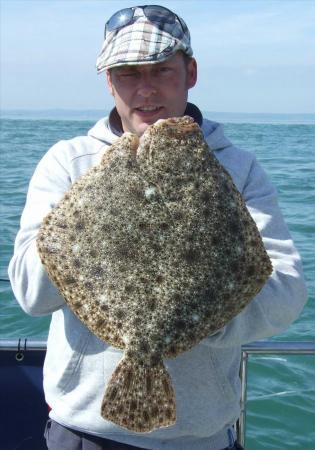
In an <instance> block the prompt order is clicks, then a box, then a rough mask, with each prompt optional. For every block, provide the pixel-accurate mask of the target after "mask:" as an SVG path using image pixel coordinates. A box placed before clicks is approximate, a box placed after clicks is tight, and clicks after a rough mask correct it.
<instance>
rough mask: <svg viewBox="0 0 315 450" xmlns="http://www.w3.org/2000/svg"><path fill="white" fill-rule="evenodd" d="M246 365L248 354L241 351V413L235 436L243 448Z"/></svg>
mask: <svg viewBox="0 0 315 450" xmlns="http://www.w3.org/2000/svg"><path fill="white" fill-rule="evenodd" d="M247 363H248V353H247V351H246V350H243V349H242V354H241V367H240V378H241V400H240V407H241V413H240V418H239V420H238V423H237V436H238V441H239V443H240V444H241V446H242V447H244V448H245V432H246V394H247Z"/></svg>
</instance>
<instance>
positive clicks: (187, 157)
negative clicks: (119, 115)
mask: <svg viewBox="0 0 315 450" xmlns="http://www.w3.org/2000/svg"><path fill="white" fill-rule="evenodd" d="M37 244H38V251H39V254H40V257H41V260H42V263H43V264H44V266H45V268H46V270H47V272H48V274H49V276H50V278H51V279H52V280H53V282H54V283H55V284H56V285H57V287H58V288H59V290H60V292H61V294H62V295H63V296H64V298H65V300H66V302H67V303H68V305H69V306H70V308H71V309H72V310H73V311H74V313H75V314H76V315H77V316H78V317H79V318H80V320H82V322H83V323H84V324H85V325H86V326H87V327H88V328H89V329H90V330H91V331H92V332H93V333H95V334H96V335H97V336H98V337H99V338H101V339H103V340H104V341H105V342H107V343H108V344H110V345H113V346H114V347H117V348H120V349H123V350H124V355H123V358H122V360H121V361H120V363H119V364H118V366H117V368H116V370H115V371H114V373H113V375H112V378H111V380H110V382H109V383H108V386H107V389H106V392H105V396H104V399H103V403H102V410H101V414H102V416H103V417H104V418H105V419H107V420H111V421H113V422H114V423H116V424H118V425H120V426H122V427H124V428H127V429H129V430H132V431H137V432H148V431H152V430H155V429H158V428H160V427H162V426H170V425H173V424H174V423H175V422H176V406H175V393H174V389H173V387H172V382H171V379H170V376H169V374H168V373H167V371H166V368H165V366H164V364H163V358H165V357H167V358H169V357H175V356H177V355H178V354H180V353H181V352H184V351H187V350H189V349H191V348H192V347H193V346H195V345H196V344H197V343H198V342H200V340H201V339H203V338H205V337H206V336H208V335H209V334H211V333H214V332H216V331H217V330H219V329H220V328H221V327H223V326H224V325H226V324H227V323H228V322H229V321H230V320H231V319H232V318H233V317H235V316H236V315H237V314H238V313H239V312H240V311H241V310H242V309H243V308H244V307H245V306H246V305H247V304H248V303H249V302H250V301H251V300H252V299H253V298H254V297H255V295H257V293H258V292H259V291H260V290H261V288H262V287H263V285H264V283H265V282H266V280H267V278H268V277H269V275H270V274H271V272H272V265H271V262H270V259H269V257H268V255H267V253H266V251H265V248H264V245H263V242H262V239H261V236H260V234H259V231H258V229H257V226H256V224H255V222H254V221H253V219H252V218H251V216H250V214H249V212H248V210H247V208H246V205H245V203H244V201H243V199H242V197H241V195H240V193H239V192H238V190H237V189H236V187H235V186H234V183H233V181H232V179H231V177H230V175H229V174H228V173H227V171H226V170H225V169H224V168H223V167H222V166H221V165H220V164H219V162H218V161H217V159H216V158H215V156H214V154H213V152H212V151H211V150H210V149H209V147H208V145H207V143H206V142H205V140H204V137H203V134H202V132H201V130H200V128H199V126H198V125H197V124H196V123H195V122H194V121H193V119H191V118H190V117H187V116H185V117H182V118H172V119H166V120H162V121H158V122H157V123H156V124H154V125H152V126H150V127H149V128H148V129H147V130H146V132H145V133H144V135H143V136H142V137H141V138H140V141H139V138H138V137H137V136H135V135H133V134H131V133H125V134H124V135H123V136H122V137H121V138H119V139H118V140H117V141H116V142H115V143H114V144H113V145H112V146H111V147H110V148H109V149H108V150H107V151H106V153H105V155H104V157H103V159H102V161H101V163H100V164H99V165H98V166H96V167H94V168H92V169H90V170H89V171H88V172H87V174H86V175H84V176H83V177H81V178H80V179H79V180H78V181H77V182H76V183H74V184H73V186H72V187H71V189H70V190H69V192H68V193H67V194H66V195H65V196H64V198H63V199H62V200H61V201H60V202H59V204H58V205H57V206H56V207H55V208H54V209H53V210H52V211H51V213H50V214H49V215H48V216H47V217H46V218H45V219H44V222H43V225H42V227H41V229H40V231H39V235H38V239H37ZM192 370H193V369H192Z"/></svg>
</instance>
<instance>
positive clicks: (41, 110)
mask: <svg viewBox="0 0 315 450" xmlns="http://www.w3.org/2000/svg"><path fill="white" fill-rule="evenodd" d="M110 109H111V108H110ZM110 109H109V110H110ZM200 109H201V110H204V111H206V112H208V113H211V114H246V115H247V114H269V115H270V114H274V115H315V111H314V112H266V111H211V110H206V109H203V108H200ZM52 111H55V112H57V111H61V112H99V111H102V112H106V111H108V109H106V108H1V109H0V115H1V114H2V112H4V113H5V112H11V113H12V112H52Z"/></svg>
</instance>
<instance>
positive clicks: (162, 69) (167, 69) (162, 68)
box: [160, 67, 172, 73]
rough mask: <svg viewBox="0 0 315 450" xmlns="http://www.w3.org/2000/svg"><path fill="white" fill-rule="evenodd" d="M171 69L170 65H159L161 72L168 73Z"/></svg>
mask: <svg viewBox="0 0 315 450" xmlns="http://www.w3.org/2000/svg"><path fill="white" fill-rule="evenodd" d="M171 71H172V69H171V68H170V67H160V72H161V73H169V72H171Z"/></svg>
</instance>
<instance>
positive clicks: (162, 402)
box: [101, 358, 176, 432]
mask: <svg viewBox="0 0 315 450" xmlns="http://www.w3.org/2000/svg"><path fill="white" fill-rule="evenodd" d="M101 413H102V417H103V418H104V419H106V420H109V421H111V422H114V423H115V424H117V425H120V426H122V427H124V428H127V429H128V430H131V431H135V432H150V431H153V430H155V429H157V428H160V427H167V426H171V425H174V424H175V422H176V403H175V392H174V389H173V386H172V381H171V377H170V375H169V374H168V372H167V370H166V368H165V366H164V364H163V361H162V360H161V361H160V362H159V363H157V364H154V365H147V364H140V363H139V361H137V360H135V359H129V358H123V359H122V360H121V361H120V363H119V364H118V366H117V368H116V369H115V371H114V373H113V375H112V377H111V379H110V381H109V383H108V386H107V388H106V391H105V395H104V398H103V402H102V409H101Z"/></svg>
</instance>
